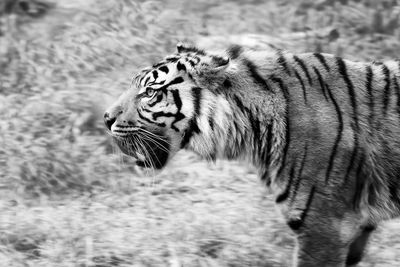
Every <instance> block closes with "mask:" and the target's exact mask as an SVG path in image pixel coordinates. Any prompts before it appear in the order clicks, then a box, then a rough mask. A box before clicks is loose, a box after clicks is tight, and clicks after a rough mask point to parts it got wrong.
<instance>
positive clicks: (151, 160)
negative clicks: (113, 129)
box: [115, 137, 170, 170]
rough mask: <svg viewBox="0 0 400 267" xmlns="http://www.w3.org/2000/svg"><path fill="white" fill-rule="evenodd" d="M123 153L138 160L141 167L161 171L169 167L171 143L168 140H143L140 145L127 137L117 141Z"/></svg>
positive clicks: (137, 162)
mask: <svg viewBox="0 0 400 267" xmlns="http://www.w3.org/2000/svg"><path fill="white" fill-rule="evenodd" d="M115 140H116V143H117V145H118V147H119V148H120V149H121V151H122V152H123V153H124V154H126V155H128V156H130V157H133V158H135V159H136V162H135V163H136V164H137V165H138V166H140V167H144V168H149V169H157V170H160V169H162V168H164V167H165V165H167V162H168V158H169V156H170V149H169V143H168V141H167V140H163V139H158V140H150V139H148V140H141V141H140V144H139V143H135V141H136V140H135V139H134V138H132V137H127V138H124V139H120V138H117V139H115Z"/></svg>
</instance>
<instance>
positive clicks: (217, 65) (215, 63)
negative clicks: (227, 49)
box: [210, 56, 229, 72]
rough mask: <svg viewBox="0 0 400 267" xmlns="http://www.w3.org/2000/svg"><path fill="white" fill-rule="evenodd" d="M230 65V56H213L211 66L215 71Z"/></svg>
mask: <svg viewBox="0 0 400 267" xmlns="http://www.w3.org/2000/svg"><path fill="white" fill-rule="evenodd" d="M228 66H229V57H227V56H211V64H210V68H211V70H212V71H213V72H220V71H222V70H225V69H226V68H227V67H228Z"/></svg>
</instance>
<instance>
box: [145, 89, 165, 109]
mask: <svg viewBox="0 0 400 267" xmlns="http://www.w3.org/2000/svg"><path fill="white" fill-rule="evenodd" d="M153 99H154V98H153ZM162 99H163V93H162V92H161V91H160V92H158V93H157V96H156V98H155V101H153V102H151V103H147V105H148V106H149V107H154V106H155V105H156V104H157V103H160V102H161V100H162Z"/></svg>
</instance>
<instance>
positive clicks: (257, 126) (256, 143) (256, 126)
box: [233, 95, 261, 153]
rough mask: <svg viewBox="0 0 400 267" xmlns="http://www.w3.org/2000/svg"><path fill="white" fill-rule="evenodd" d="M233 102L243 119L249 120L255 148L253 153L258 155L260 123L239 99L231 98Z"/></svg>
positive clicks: (236, 97) (235, 96)
mask: <svg viewBox="0 0 400 267" xmlns="http://www.w3.org/2000/svg"><path fill="white" fill-rule="evenodd" d="M233 100H234V101H235V102H236V105H237V107H238V108H239V109H240V111H241V112H242V113H243V115H245V117H246V118H247V119H248V120H249V122H250V127H251V129H252V132H253V144H254V147H255V151H256V152H257V153H258V152H259V149H260V142H259V141H260V132H261V129H260V121H259V120H258V119H257V118H256V117H255V116H254V114H253V112H252V111H251V110H250V108H248V107H246V106H245V105H244V104H243V102H242V101H241V99H240V98H239V97H238V96H237V95H234V96H233Z"/></svg>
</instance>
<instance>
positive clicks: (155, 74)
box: [153, 70, 158, 81]
mask: <svg viewBox="0 0 400 267" xmlns="http://www.w3.org/2000/svg"><path fill="white" fill-rule="evenodd" d="M153 77H154V81H155V80H157V78H158V72H157V71H156V70H153Z"/></svg>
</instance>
